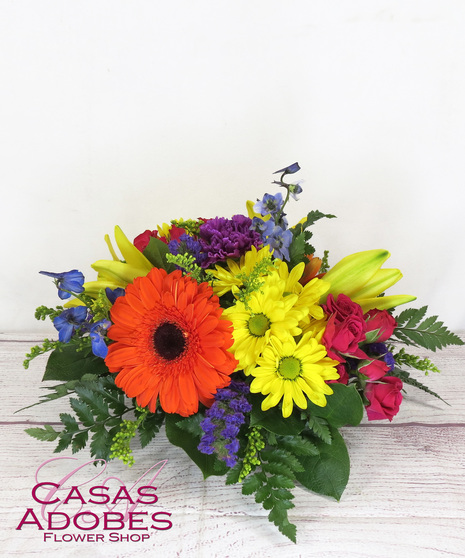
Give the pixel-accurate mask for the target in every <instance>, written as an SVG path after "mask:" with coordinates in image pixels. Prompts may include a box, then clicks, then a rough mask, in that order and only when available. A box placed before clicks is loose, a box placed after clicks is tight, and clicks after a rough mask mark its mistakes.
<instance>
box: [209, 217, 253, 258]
mask: <svg viewBox="0 0 465 558" xmlns="http://www.w3.org/2000/svg"><path fill="white" fill-rule="evenodd" d="M251 224H252V220H251V219H249V218H248V217H245V216H244V215H234V216H233V218H232V219H225V218H224V217H215V218H214V219H209V220H208V221H207V222H206V223H204V224H203V225H201V226H200V231H199V236H200V245H201V247H202V252H204V254H205V255H206V258H205V261H203V262H202V263H201V266H202V267H203V268H207V267H209V266H211V265H212V264H216V263H217V262H224V261H225V260H226V259H227V258H240V257H241V256H242V255H243V254H245V253H246V252H247V251H248V250H250V248H251V247H252V246H255V247H256V248H260V247H261V245H262V238H261V235H260V234H259V233H258V232H257V231H254V230H251V229H250V226H251Z"/></svg>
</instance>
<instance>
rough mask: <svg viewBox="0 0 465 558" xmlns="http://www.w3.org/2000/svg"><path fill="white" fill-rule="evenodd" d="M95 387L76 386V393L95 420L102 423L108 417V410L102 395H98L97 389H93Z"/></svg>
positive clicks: (90, 385)
mask: <svg viewBox="0 0 465 558" xmlns="http://www.w3.org/2000/svg"><path fill="white" fill-rule="evenodd" d="M96 385H97V384H96ZM96 385H92V384H89V385H87V386H86V385H77V386H76V393H77V394H78V395H79V397H80V398H81V400H82V401H85V402H86V403H87V405H88V406H89V408H90V410H91V411H92V414H93V415H94V417H95V419H96V420H99V421H103V420H105V419H107V418H108V417H109V416H110V410H109V409H108V403H107V401H106V400H105V398H104V395H102V394H101V393H99V392H98V389H95V388H96Z"/></svg>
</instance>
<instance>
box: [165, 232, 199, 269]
mask: <svg viewBox="0 0 465 558" xmlns="http://www.w3.org/2000/svg"><path fill="white" fill-rule="evenodd" d="M168 248H169V251H170V252H171V253H172V254H173V255H175V256H177V255H178V254H191V255H192V256H194V258H195V262H196V263H197V265H202V262H203V261H204V260H205V259H206V255H205V254H204V253H203V252H202V246H201V244H200V242H199V241H198V240H195V238H194V237H193V236H191V235H189V234H182V235H181V236H180V237H179V238H178V239H177V240H171V241H170V242H169V243H168Z"/></svg>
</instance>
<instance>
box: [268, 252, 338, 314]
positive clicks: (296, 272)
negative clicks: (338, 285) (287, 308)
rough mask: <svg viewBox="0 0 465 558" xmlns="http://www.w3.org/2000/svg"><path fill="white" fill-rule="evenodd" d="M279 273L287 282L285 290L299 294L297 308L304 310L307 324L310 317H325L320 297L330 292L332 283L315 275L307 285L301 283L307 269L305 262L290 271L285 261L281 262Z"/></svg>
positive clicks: (278, 267) (281, 278) (282, 279)
mask: <svg viewBox="0 0 465 558" xmlns="http://www.w3.org/2000/svg"><path fill="white" fill-rule="evenodd" d="M277 269H278V275H279V279H280V280H281V281H284V282H285V285H286V286H285V289H284V291H285V292H287V293H293V294H297V295H299V299H298V301H297V303H296V308H298V309H301V310H302V311H303V312H304V316H305V317H304V323H305V324H307V323H308V322H309V319H310V318H314V319H315V320H321V319H323V318H324V312H323V308H322V307H321V306H320V304H319V301H320V298H321V297H322V296H323V295H324V294H325V293H327V292H328V290H329V288H330V285H329V283H327V282H326V281H324V280H323V279H318V278H317V277H315V278H314V279H312V280H311V281H309V282H308V283H307V284H306V285H305V286H302V285H301V284H300V283H299V280H300V278H301V277H302V275H303V272H304V270H305V264H304V263H303V262H301V263H299V264H297V265H296V266H295V267H293V268H292V269H291V271H289V268H288V266H287V264H286V263H285V262H279V264H278V266H277Z"/></svg>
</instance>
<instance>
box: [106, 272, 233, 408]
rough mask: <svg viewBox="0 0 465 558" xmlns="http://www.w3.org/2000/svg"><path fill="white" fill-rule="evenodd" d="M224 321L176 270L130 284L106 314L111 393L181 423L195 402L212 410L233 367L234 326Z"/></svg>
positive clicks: (200, 289)
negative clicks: (119, 392)
mask: <svg viewBox="0 0 465 558" xmlns="http://www.w3.org/2000/svg"><path fill="white" fill-rule="evenodd" d="M222 313H223V310H222V308H221V306H220V304H219V301H218V297H217V296H215V295H214V294H213V290H212V288H211V287H210V285H208V284H207V283H200V284H198V283H197V282H196V281H194V280H193V279H191V278H190V277H188V276H184V277H183V276H182V274H181V271H179V270H177V271H173V272H172V273H170V274H167V272H166V271H165V270H164V269H158V268H153V269H152V270H151V271H150V272H149V274H148V275H146V276H145V277H136V279H134V282H133V283H132V284H130V285H128V286H127V288H126V294H125V296H122V297H119V298H117V299H116V302H115V304H114V305H113V308H112V310H111V319H112V321H113V325H112V326H111V327H110V329H109V330H108V337H109V338H110V339H112V340H113V341H114V343H111V344H110V346H109V348H108V355H107V357H106V358H105V362H106V364H107V366H108V368H109V370H110V372H113V373H118V376H116V380H115V382H116V385H117V386H118V387H120V388H121V389H122V390H123V391H124V392H125V393H126V395H127V396H128V397H135V398H136V400H137V404H138V405H139V406H141V407H148V408H149V410H150V411H151V412H154V411H155V409H156V405H157V399H158V398H159V402H160V406H161V408H162V409H163V410H164V411H166V412H167V413H178V414H180V415H182V416H185V417H186V416H189V415H192V414H194V413H196V412H197V410H198V405H199V401H201V402H202V403H203V404H204V405H207V406H210V405H211V403H212V402H213V395H214V394H215V393H216V391H217V390H218V389H220V388H223V387H226V386H227V385H229V383H230V377H229V376H230V374H232V372H234V370H235V368H236V366H237V361H236V359H235V358H234V357H233V355H232V354H231V353H230V352H229V351H228V349H229V347H231V345H232V343H233V338H232V323H231V322H230V321H228V320H226V319H223V317H222Z"/></svg>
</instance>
